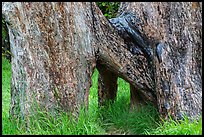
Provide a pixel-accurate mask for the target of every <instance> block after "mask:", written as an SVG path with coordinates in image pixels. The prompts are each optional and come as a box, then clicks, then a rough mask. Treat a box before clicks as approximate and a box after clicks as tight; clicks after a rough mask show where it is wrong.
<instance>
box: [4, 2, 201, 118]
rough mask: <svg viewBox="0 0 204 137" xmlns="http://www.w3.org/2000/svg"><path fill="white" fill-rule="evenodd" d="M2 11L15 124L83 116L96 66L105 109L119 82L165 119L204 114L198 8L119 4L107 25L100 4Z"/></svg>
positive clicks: (6, 6) (26, 5) (197, 5)
mask: <svg viewBox="0 0 204 137" xmlns="http://www.w3.org/2000/svg"><path fill="white" fill-rule="evenodd" d="M2 6H3V8H2V12H3V14H4V15H5V18H6V21H7V26H8V29H9V37H10V44H11V52H12V54H13V58H12V89H11V95H12V98H11V111H10V112H11V115H12V116H19V115H20V116H22V117H25V116H27V115H28V114H29V113H32V111H31V110H32V109H31V108H35V107H32V105H34V104H37V106H41V107H42V108H46V109H47V110H49V111H51V112H56V109H57V108H58V107H60V108H62V109H63V110H64V111H67V112H70V111H71V112H78V111H79V108H80V106H81V105H83V104H85V105H87V104H88V94H89V93H88V92H89V89H90V86H91V75H92V73H93V70H94V68H95V67H96V64H97V68H98V69H99V93H100V94H99V101H100V102H103V100H105V99H106V98H108V99H114V97H115V96H116V90H117V77H121V78H123V79H125V80H126V81H128V82H129V83H131V98H132V101H131V102H132V103H131V104H134V102H140V101H137V99H138V98H142V100H143V101H145V102H147V101H151V102H153V104H155V105H157V106H158V109H159V112H160V113H161V115H162V116H163V117H166V116H167V113H170V114H171V115H172V116H174V117H175V118H178V119H179V118H180V117H182V114H183V113H187V114H188V115H189V116H190V117H197V116H198V115H199V114H201V112H202V105H201V103H202V89H201V83H202V80H201V49H202V47H201V42H202V41H201V37H202V33H201V28H202V23H201V20H202V19H201V15H202V10H201V5H200V3H121V6H120V9H119V13H121V14H118V15H119V16H118V17H117V18H115V19H111V20H110V21H107V19H106V18H105V17H104V16H103V14H102V13H101V11H100V10H99V8H98V7H97V6H96V4H95V3H84V2H82V3H74V2H71V3H60V2H59V3H58V2H56V3H55V2H45V3H19V2H16V3H3V5H2ZM110 81H111V82H113V83H110ZM35 102H36V103H35ZM136 104H138V103H136ZM74 114H75V113H74ZM76 114H77V113H76Z"/></svg>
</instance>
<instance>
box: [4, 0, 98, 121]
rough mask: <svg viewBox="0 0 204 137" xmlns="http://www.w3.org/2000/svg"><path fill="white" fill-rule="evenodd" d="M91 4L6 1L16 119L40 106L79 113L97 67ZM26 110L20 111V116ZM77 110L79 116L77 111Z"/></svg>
mask: <svg viewBox="0 0 204 137" xmlns="http://www.w3.org/2000/svg"><path fill="white" fill-rule="evenodd" d="M90 6H91V4H90V3H55V2H51V3H50V2H49V3H46V2H45V3H42V2H41V3H32V2H31V3H19V2H16V3H4V4H3V10H2V11H3V14H4V15H5V16H6V21H7V22H8V23H9V24H8V28H9V36H10V43H11V52H12V54H13V56H14V57H13V58H12V89H11V96H12V97H11V99H12V100H11V115H13V116H18V115H19V114H21V116H22V117H24V116H26V115H27V113H29V112H30V111H31V110H30V109H31V105H33V104H36V103H34V102H37V104H38V105H39V106H41V107H42V108H46V109H47V110H50V111H51V112H54V111H55V109H57V107H58V106H60V107H61V108H62V109H63V110H65V111H73V110H74V111H75V112H78V110H79V107H80V105H81V104H84V103H86V104H88V92H89V88H90V86H91V75H92V72H93V70H94V68H95V65H96V61H95V51H94V47H93V40H94V39H93V25H92V12H91V7H90ZM19 111H20V112H19ZM74 111H73V112H74Z"/></svg>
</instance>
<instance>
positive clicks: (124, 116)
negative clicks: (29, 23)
mask: <svg viewBox="0 0 204 137" xmlns="http://www.w3.org/2000/svg"><path fill="white" fill-rule="evenodd" d="M97 78H98V71H97V70H95V72H94V74H93V76H92V81H93V85H92V87H91V89H90V95H89V110H88V112H87V113H85V112H84V111H83V109H81V112H80V114H79V120H78V122H76V121H75V120H74V119H73V118H71V117H68V116H67V114H65V113H63V112H61V113H60V114H59V116H58V117H56V118H55V117H54V116H53V115H52V114H49V113H46V112H42V111H38V114H35V115H32V116H30V128H26V127H25V124H24V122H22V121H20V120H17V121H10V120H9V106H10V82H11V65H10V63H9V62H8V60H6V59H4V58H3V59H2V134H38V135H40V134H55V135H56V134H63V135H65V134H66V135H68V134H69V135H71V134H77V135H87V134H88V135H90V134H191V135H193V134H202V117H201V118H200V120H199V121H198V122H197V121H193V122H190V121H188V119H187V118H186V119H185V120H184V121H181V122H180V123H179V122H175V121H173V120H170V121H165V122H163V123H164V124H162V123H160V122H159V117H158V113H157V111H156V109H155V108H154V107H153V106H151V105H150V104H149V105H147V106H144V107H143V108H142V109H141V110H140V111H130V110H129V105H130V92H129V84H128V83H126V82H125V81H124V80H122V79H119V80H118V94H117V99H116V101H115V102H114V103H112V104H111V103H110V102H107V106H106V107H101V108H98V103H97V102H98V97H97V96H98V95H97ZM158 123H160V124H158Z"/></svg>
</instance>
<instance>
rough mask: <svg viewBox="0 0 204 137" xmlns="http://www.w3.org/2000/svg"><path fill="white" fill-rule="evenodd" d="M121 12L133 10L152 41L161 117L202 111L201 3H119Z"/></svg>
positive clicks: (145, 33) (196, 114)
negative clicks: (159, 42)
mask: <svg viewBox="0 0 204 137" xmlns="http://www.w3.org/2000/svg"><path fill="white" fill-rule="evenodd" d="M120 7H121V9H122V10H119V11H120V13H119V15H120V14H121V13H123V12H124V11H125V12H133V13H134V14H135V15H136V16H137V17H139V18H140V20H141V21H142V23H141V25H140V27H141V30H142V31H140V32H141V34H143V35H145V36H146V37H147V38H149V39H150V41H151V40H152V41H153V42H154V41H155V42H157V41H161V42H162V43H164V45H163V46H161V45H158V46H155V44H154V43H153V42H152V43H151V46H152V49H153V51H154V52H153V53H154V54H157V53H158V54H159V55H154V61H153V62H154V64H155V69H156V70H155V83H156V85H155V88H156V90H155V91H156V95H157V106H158V108H159V111H160V113H161V114H162V115H163V117H167V116H168V115H167V113H169V114H170V115H172V116H173V117H174V118H176V119H182V118H183V115H184V114H187V115H188V116H189V117H191V118H194V117H195V118H196V117H198V116H199V115H200V114H201V113H202V85H201V84H202V79H201V78H202V73H201V70H202V66H201V58H202V53H201V51H202V46H201V45H202V40H201V38H202V32H201V30H202V17H201V15H202V9H201V7H202V3H198V2H187V3H177V2H155V3H154V2H153V3H145V2H141V3H122V5H121V6H120Z"/></svg>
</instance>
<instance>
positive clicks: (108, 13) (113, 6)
mask: <svg viewBox="0 0 204 137" xmlns="http://www.w3.org/2000/svg"><path fill="white" fill-rule="evenodd" d="M96 4H97V5H98V7H99V8H100V9H101V11H102V13H103V15H104V16H105V17H106V18H107V19H110V18H114V17H115V16H116V14H117V11H118V7H119V5H120V2H96Z"/></svg>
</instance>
